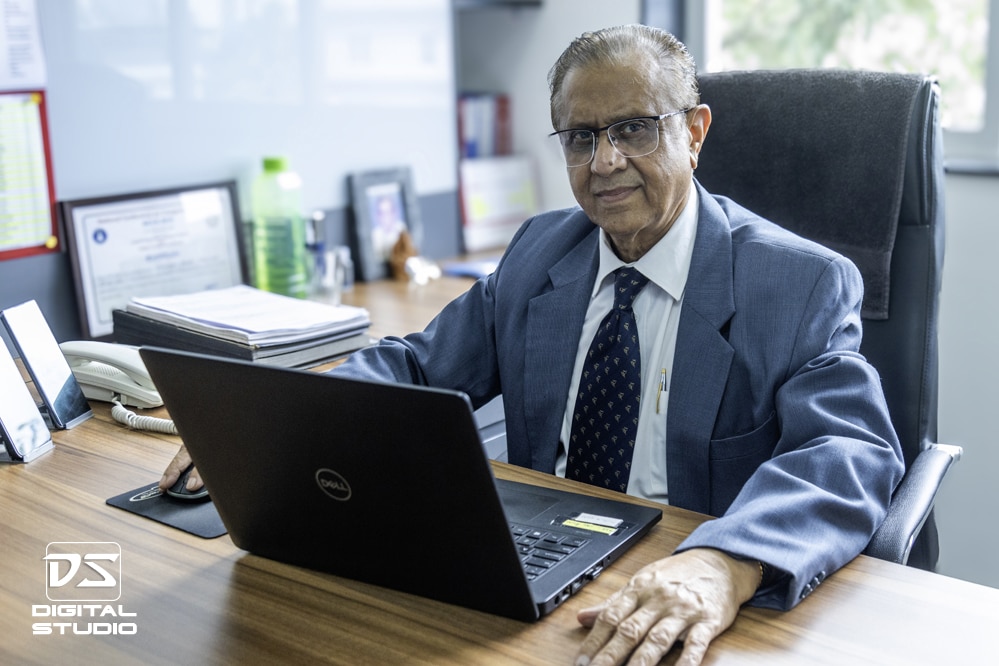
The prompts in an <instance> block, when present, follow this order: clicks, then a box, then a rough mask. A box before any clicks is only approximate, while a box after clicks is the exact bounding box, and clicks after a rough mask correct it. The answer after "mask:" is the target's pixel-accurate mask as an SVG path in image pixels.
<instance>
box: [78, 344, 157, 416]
mask: <svg viewBox="0 0 999 666" xmlns="http://www.w3.org/2000/svg"><path fill="white" fill-rule="evenodd" d="M59 348H60V349H61V350H62V353H63V355H64V356H65V357H66V360H67V361H68V362H69V367H70V369H71V370H72V371H73V375H74V376H75V377H76V381H77V383H79V384H80V386H81V387H82V388H83V394H84V395H85V396H87V398H89V399H90V400H101V401H104V402H111V401H112V399H113V398H114V397H115V396H118V400H119V402H121V403H122V404H123V405H130V406H133V407H142V408H149V407H159V406H160V405H162V404H163V400H162V399H161V398H160V394H159V393H158V392H157V391H156V387H155V386H153V380H152V379H150V378H149V373H148V372H147V371H146V366H145V365H143V363H142V358H141V357H140V356H139V349H138V347H131V346H128V345H118V344H111V343H109V342H97V341H94V340H72V341H69V342H63V343H62V344H60V345H59Z"/></svg>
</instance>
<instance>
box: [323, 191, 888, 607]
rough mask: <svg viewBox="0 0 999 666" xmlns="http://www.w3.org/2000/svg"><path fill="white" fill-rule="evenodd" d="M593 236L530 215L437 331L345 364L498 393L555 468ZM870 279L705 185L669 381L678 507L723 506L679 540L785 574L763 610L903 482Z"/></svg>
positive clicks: (870, 519)
mask: <svg viewBox="0 0 999 666" xmlns="http://www.w3.org/2000/svg"><path fill="white" fill-rule="evenodd" d="M698 188H700V185H698ZM598 239H599V233H598V228H597V227H596V226H595V225H594V224H593V223H592V222H591V221H590V220H589V219H588V218H587V217H586V215H585V214H584V213H583V212H582V211H581V210H579V209H570V210H565V211H555V212H551V213H546V214H543V215H539V216H537V217H535V218H532V219H531V220H528V221H527V222H526V223H525V224H524V225H523V227H522V228H521V229H520V231H519V232H518V234H517V236H516V237H515V238H514V240H513V241H512V242H511V243H510V245H509V247H508V249H507V251H506V253H505V255H504V257H503V259H502V261H501V263H500V265H499V267H498V268H497V270H496V272H495V273H494V274H493V275H491V276H490V277H488V278H485V279H482V280H479V281H478V282H476V283H475V284H474V285H473V286H472V287H471V289H470V290H469V291H468V292H467V293H466V294H464V295H463V296H461V297H460V298H458V299H456V300H455V301H454V302H453V303H451V304H450V305H449V306H448V307H447V308H445V309H444V310H443V311H442V312H441V314H440V315H439V316H438V317H437V318H436V319H435V320H434V321H433V322H432V323H431V324H430V325H429V326H428V327H427V329H426V330H425V331H423V332H422V333H416V334H412V335H409V336H406V337H405V338H390V339H386V340H384V341H383V342H382V343H381V344H380V345H378V346H376V347H374V348H369V349H367V350H363V351H361V352H357V353H355V354H354V355H352V357H351V358H350V360H349V361H348V362H347V363H345V364H344V365H342V366H340V368H338V369H337V370H336V371H335V372H337V373H338V374H340V373H343V374H347V375H351V376H355V377H363V378H376V379H383V380H390V381H401V382H411V383H417V384H426V385H431V386H439V387H446V388H452V389H458V390H462V391H465V392H466V393H468V395H469V397H470V398H471V400H472V403H473V404H474V405H476V406H479V405H482V404H485V403H486V402H487V401H488V400H490V399H492V398H493V397H495V396H496V395H499V394H500V393H502V395H503V402H504V407H505V411H506V429H507V446H508V455H509V460H510V462H512V463H515V464H518V465H522V466H526V467H531V468H533V469H536V470H541V471H544V472H549V473H551V472H553V471H554V469H555V458H556V454H557V450H558V438H559V431H560V428H561V421H562V416H563V411H564V409H565V404H566V399H567V395H568V391H569V383H570V380H571V377H570V375H571V373H572V369H573V363H574V360H575V355H576V349H577V346H578V344H579V335H580V329H581V327H582V323H583V318H584V315H585V312H586V308H587V305H588V303H589V296H590V290H591V288H592V286H593V280H594V277H595V273H596V269H597V243H598ZM862 292H863V285H862V282H861V278H860V275H859V273H858V272H857V270H856V268H855V267H854V266H853V264H851V263H850V262H849V261H848V260H846V259H844V258H843V257H841V256H839V255H837V254H835V253H833V252H831V251H829V250H827V249H825V248H823V247H821V246H819V245H817V244H814V243H811V242H809V241H806V240H803V239H801V238H799V237H797V236H795V235H793V234H791V233H789V232H787V231H785V230H783V229H781V228H780V227H778V226H776V225H773V224H771V223H769V222H767V221H765V220H762V219H761V218H759V217H758V216H756V215H754V214H753V213H751V212H749V211H747V210H746V209H744V208H742V207H740V206H738V205H737V204H735V203H733V202H731V201H730V200H728V199H725V198H724V197H713V196H711V195H710V194H708V193H707V192H706V191H704V190H703V188H701V189H700V210H699V222H698V228H697V238H696V240H695V244H694V250H693V257H692V262H691V266H690V274H689V277H688V279H687V286H686V291H685V293H684V296H683V305H682V309H681V314H680V322H679V331H678V336H677V344H676V355H675V358H676V360H675V362H674V366H673V369H672V374H671V376H670V382H669V386H670V390H669V403H668V413H667V430H668V434H667V442H666V449H667V462H668V479H667V481H668V485H669V496H670V504H672V505H674V506H680V507H684V508H687V509H692V510H694V511H699V512H702V513H708V514H711V515H713V516H718V517H719V518H718V519H717V520H712V521H708V522H707V523H705V524H704V525H702V526H701V527H699V528H698V529H697V530H695V531H694V532H693V533H692V534H691V535H690V537H689V538H688V539H686V540H685V541H684V542H683V544H681V547H680V549H681V550H683V549H689V548H693V547H699V546H703V547H712V548H717V549H720V550H724V551H726V552H728V553H730V554H732V555H735V556H739V557H746V558H751V559H757V560H761V561H764V562H767V563H769V564H770V565H772V566H773V567H774V568H775V569H776V570H778V571H779V572H781V573H782V574H783V575H782V576H781V577H780V579H779V581H778V583H777V584H775V585H773V586H770V588H769V589H762V590H761V591H760V592H759V593H758V594H757V597H756V598H755V599H754V603H755V604H757V605H763V606H768V607H774V608H789V607H791V606H793V605H794V604H796V603H797V602H798V601H799V600H800V599H802V598H804V596H806V595H807V594H808V593H810V592H811V591H812V590H813V589H814V588H815V586H816V585H818V583H820V582H821V581H822V580H823V579H824V578H825V577H826V576H827V575H828V574H829V573H832V572H833V571H835V570H836V569H838V568H839V567H841V566H842V565H843V564H845V563H846V562H848V561H849V560H850V559H852V558H853V557H854V556H856V555H857V554H858V553H859V552H860V551H862V550H863V548H864V547H865V546H866V544H867V542H868V541H869V540H870V537H871V535H872V534H873V532H874V530H875V529H876V528H877V527H878V525H879V524H880V523H881V521H882V519H883V517H884V515H885V510H886V508H887V506H888V503H889V500H890V498H891V493H892V491H893V490H894V488H895V485H896V484H897V483H898V481H899V480H900V478H901V475H902V471H903V464H902V457H901V452H900V449H899V445H898V441H897V438H896V436H895V433H894V430H893V428H892V426H891V422H890V420H889V417H888V411H887V407H886V406H885V403H884V398H883V396H882V393H881V387H880V380H879V378H878V375H877V373H876V372H875V370H874V369H873V368H872V367H871V366H870V365H868V364H867V363H866V362H865V360H864V359H863V357H861V356H860V355H859V354H858V353H857V350H858V349H859V346H860V338H861V321H860V303H861V297H862ZM664 555H665V554H664Z"/></svg>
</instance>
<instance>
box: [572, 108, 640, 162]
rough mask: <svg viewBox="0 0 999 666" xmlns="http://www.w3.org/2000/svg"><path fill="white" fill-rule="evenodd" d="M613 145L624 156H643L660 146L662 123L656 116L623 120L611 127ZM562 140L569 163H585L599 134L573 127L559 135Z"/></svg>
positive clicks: (592, 151)
mask: <svg viewBox="0 0 999 666" xmlns="http://www.w3.org/2000/svg"><path fill="white" fill-rule="evenodd" d="M607 135H608V136H609V137H610V142H611V145H612V146H614V149H615V150H617V152H619V153H620V154H621V155H623V156H624V157H642V156H643V155H648V154H649V153H651V152H652V151H654V150H655V149H656V148H658V147H659V127H658V124H657V122H656V120H655V119H654V118H635V119H632V120H623V121H621V122H619V123H615V124H613V125H611V126H610V127H608V128H607ZM556 136H557V137H558V139H559V141H560V142H561V144H562V152H563V154H564V155H565V163H566V166H569V167H574V166H583V165H584V164H588V163H589V162H590V160H591V159H592V158H593V154H594V152H595V150H596V143H597V139H598V134H597V133H596V132H594V131H593V130H586V129H580V130H569V131H566V132H559V133H558V134H557V135H556Z"/></svg>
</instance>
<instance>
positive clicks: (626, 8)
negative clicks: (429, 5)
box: [456, 0, 641, 210]
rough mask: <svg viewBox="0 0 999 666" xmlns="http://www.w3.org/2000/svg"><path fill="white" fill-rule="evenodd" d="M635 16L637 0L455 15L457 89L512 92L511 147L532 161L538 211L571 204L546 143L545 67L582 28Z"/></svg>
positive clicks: (591, 0) (552, 1) (552, 0)
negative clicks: (528, 156) (532, 159)
mask: <svg viewBox="0 0 999 666" xmlns="http://www.w3.org/2000/svg"><path fill="white" fill-rule="evenodd" d="M640 16H641V0H615V2H606V1H604V0H545V1H544V3H543V4H542V6H541V7H538V8H529V9H528V8H517V9H511V8H491V9H480V10H475V11H466V12H461V13H459V14H458V17H457V26H456V32H457V40H456V41H457V55H458V58H459V78H458V87H459V89H461V90H489V91H501V92H506V93H508V94H509V95H510V98H511V105H512V107H513V113H512V118H513V144H514V151H515V152H517V153H520V154H524V155H530V156H532V157H533V158H534V160H535V163H536V165H537V169H538V181H539V186H540V187H539V189H540V206H541V208H542V209H543V210H544V209H551V208H564V207H567V206H574V205H576V202H575V200H574V199H573V197H572V191H571V190H570V189H569V182H568V179H567V178H566V173H565V165H564V162H562V158H561V156H560V155H559V154H558V153H557V152H555V151H551V150H547V149H546V147H545V138H546V136H547V135H548V133H549V132H551V131H552V126H551V114H550V113H549V105H548V97H549V96H548V78H547V77H548V69H549V68H550V67H551V66H552V64H554V62H555V59H556V58H558V56H559V54H560V53H561V52H562V50H563V49H565V47H566V46H568V45H569V42H571V41H572V40H573V38H575V37H577V36H579V35H580V34H582V33H583V32H586V31H587V30H597V29H599V28H605V27H607V26H609V25H620V24H624V23H638V22H639V18H640Z"/></svg>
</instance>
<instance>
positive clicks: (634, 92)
mask: <svg viewBox="0 0 999 666" xmlns="http://www.w3.org/2000/svg"><path fill="white" fill-rule="evenodd" d="M573 74H574V75H573V76H570V77H566V85H565V88H564V89H563V93H564V95H563V104H562V120H563V124H567V126H571V127H603V126H605V125H609V124H611V123H615V122H618V121H621V120H629V119H631V118H638V117H641V116H651V115H658V114H660V113H664V112H666V111H669V110H671V109H667V108H666V107H667V106H669V101H668V100H669V99H670V94H669V89H668V86H667V85H666V84H665V82H663V80H662V77H661V76H659V72H645V73H644V75H643V73H641V72H638V71H635V70H624V69H621V68H611V69H607V68H603V69H599V70H598V69H590V70H580V71H578V72H574V73H573ZM660 107H662V108H660Z"/></svg>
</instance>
